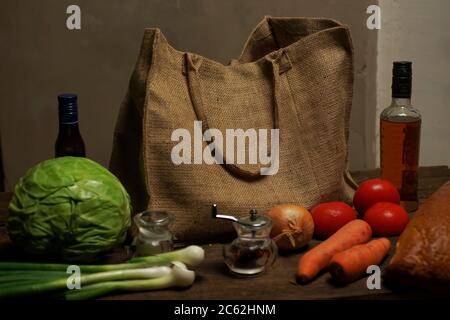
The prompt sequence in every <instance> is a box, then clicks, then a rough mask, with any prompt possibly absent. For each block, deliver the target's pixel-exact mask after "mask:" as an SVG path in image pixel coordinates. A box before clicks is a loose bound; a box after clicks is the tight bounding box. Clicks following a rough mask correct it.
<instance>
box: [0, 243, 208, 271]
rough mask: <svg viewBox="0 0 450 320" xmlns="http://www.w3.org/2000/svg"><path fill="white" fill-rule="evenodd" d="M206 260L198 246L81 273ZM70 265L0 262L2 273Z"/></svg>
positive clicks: (60, 268) (61, 268)
mask: <svg viewBox="0 0 450 320" xmlns="http://www.w3.org/2000/svg"><path fill="white" fill-rule="evenodd" d="M203 258H204V251H203V249H202V248H200V247H198V246H189V247H186V248H184V249H180V250H175V251H170V252H164V253H161V254H158V255H155V256H148V257H139V258H134V259H131V260H130V261H128V262H127V263H119V264H107V265H80V269H81V272H85V273H94V272H105V271H114V270H124V269H142V268H146V267H151V266H160V265H165V264H166V265H167V264H170V263H172V262H173V261H180V262H182V263H185V264H186V265H188V266H196V265H198V264H199V263H200V262H201V261H203ZM68 266H69V265H68V264H55V263H26V262H25V263H24V262H0V271H5V270H23V271H25V270H30V271H35V270H40V271H63V272H66V270H67V267H68Z"/></svg>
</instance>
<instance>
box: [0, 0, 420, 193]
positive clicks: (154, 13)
mask: <svg viewBox="0 0 450 320" xmlns="http://www.w3.org/2000/svg"><path fill="white" fill-rule="evenodd" d="M376 3H377V1H375V0H374V1H364V0H339V1H337V0H334V1H333V0H322V1H308V0H279V1H269V0H246V1H242V0H226V1H219V0H164V1H163V0H160V1H157V0H147V1H144V0H127V1H120V0H95V1H93V0H90V1H87V0H71V1H64V0H60V1H52V0H40V1H33V0H27V1H26V0H3V1H2V10H1V11H0V39H1V41H0V58H1V59H0V74H1V77H0V130H1V135H2V143H3V153H4V155H3V156H4V162H5V171H6V175H7V189H11V188H12V187H13V186H14V184H15V182H16V181H17V179H18V178H19V177H20V176H22V175H23V174H24V173H25V170H26V169H27V168H29V167H30V166H32V165H34V164H36V163H37V162H39V161H41V160H44V159H47V158H50V157H52V156H53V144H54V141H55V139H56V134H57V101H56V95H57V94H58V93H61V92H67V91H71V92H76V93H78V94H79V113H80V126H81V131H82V134H83V137H84V140H85V142H86V145H87V153H88V156H89V157H90V158H92V159H94V160H96V161H98V162H100V163H101V164H103V165H105V166H107V164H108V161H109V156H110V152H111V145H112V133H113V128H114V123H115V119H116V116H117V112H118V109H119V106H120V103H121V100H122V98H123V96H124V94H125V91H126V88H127V83H128V79H129V76H130V74H131V71H132V68H133V65H134V63H135V59H136V57H137V54H138V49H139V46H140V41H141V37H142V34H143V29H144V28H145V27H159V28H161V29H162V31H163V32H164V34H165V35H166V37H167V38H168V39H169V41H170V42H171V43H172V45H173V46H174V47H176V48H178V49H180V50H184V51H193V52H197V53H200V54H202V55H205V56H208V57H210V58H213V59H217V60H219V61H221V62H223V63H226V62H228V61H229V60H230V59H231V58H234V57H237V56H238V55H239V53H240V51H241V48H242V46H243V45H244V42H245V40H246V38H247V37H248V35H249V33H250V31H251V30H252V29H253V28H254V27H255V25H256V24H257V23H258V22H259V21H260V20H261V18H262V17H263V16H264V15H272V16H314V17H329V18H334V19H337V20H339V21H341V22H343V23H345V24H348V25H349V26H350V28H351V31H352V36H353V42H354V47H355V91H354V106H353V114H352V120H351V137H350V163H351V167H352V168H355V169H361V168H367V167H372V166H374V165H375V160H374V159H375V146H374V143H375V142H374V141H373V139H372V136H373V132H375V123H374V121H373V119H374V117H375V110H376V108H375V103H376V97H375V94H376V90H375V88H376V83H375V79H376V66H377V59H376V51H377V33H378V32H377V31H370V30H368V29H367V28H366V19H367V16H368V15H367V14H366V8H367V6H368V5H370V4H376ZM70 4H77V5H79V6H80V7H81V10H82V29H81V30H80V31H69V30H67V28H66V18H67V15H66V8H67V6H68V5H70ZM386 59H387V58H386ZM388 62H389V61H388ZM382 63H383V64H384V67H388V66H389V63H390V62H389V63H387V62H386V63H385V62H384V61H382ZM416 72H417V71H416Z"/></svg>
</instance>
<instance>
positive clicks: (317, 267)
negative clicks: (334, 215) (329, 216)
mask: <svg viewBox="0 0 450 320" xmlns="http://www.w3.org/2000/svg"><path fill="white" fill-rule="evenodd" d="M371 236H372V230H371V229H370V226H369V225H368V224H367V222H365V221H364V220H352V221H350V222H349V223H347V224H346V225H344V226H343V227H342V228H340V229H339V230H338V231H336V232H335V233H334V234H333V235H331V237H329V238H328V239H327V240H325V241H323V242H322V243H320V244H319V245H317V246H315V247H314V248H312V249H311V250H309V251H308V252H306V253H305V254H304V255H303V256H302V257H301V258H300V260H299V262H298V268H297V281H298V282H301V283H305V282H308V281H310V280H312V279H313V278H314V277H315V276H316V275H317V274H318V273H319V272H320V271H321V270H322V269H323V268H325V267H327V266H328V264H329V263H330V261H331V258H333V256H334V255H335V254H336V253H338V252H341V251H344V250H346V249H348V248H351V247H353V246H354V245H357V244H361V243H365V242H367V241H369V239H370V237H371Z"/></svg>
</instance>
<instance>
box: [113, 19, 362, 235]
mask: <svg viewBox="0 0 450 320" xmlns="http://www.w3.org/2000/svg"><path fill="white" fill-rule="evenodd" d="M217 46H220V41H219V40H218V42H217ZM352 85H353V57H352V44H351V39H350V34H349V30H348V28H347V27H346V26H344V25H342V24H340V23H338V22H336V21H333V20H329V19H319V18H272V17H265V18H264V19H263V20H262V21H261V22H260V23H259V24H258V26H257V27H256V28H255V30H254V31H253V32H252V34H251V35H250V37H249V39H248V40H247V43H246V44H245V46H244V49H243V51H242V54H241V56H240V57H239V58H238V59H235V60H232V61H231V63H230V64H229V65H223V64H221V63H218V62H216V61H213V60H210V59H208V58H206V57H202V56H200V55H197V54H193V53H186V52H180V51H177V50H176V49H174V48H173V47H172V46H170V44H169V43H168V42H167V40H166V38H165V37H164V36H163V34H162V33H161V31H160V30H159V29H146V30H145V33H144V38H143V41H142V47H141V50H140V54H139V58H138V61H137V63H136V66H135V69H134V72H133V74H132V77H131V80H130V84H129V89H128V92H127V95H126V97H125V99H124V101H123V104H122V106H121V109H120V113H119V117H118V120H117V124H116V129H115V137H114V145H113V152H112V156H111V162H110V168H111V170H112V172H114V173H115V174H116V175H117V176H118V177H119V178H120V179H121V181H122V182H123V183H124V185H125V187H126V188H127V190H128V191H129V193H130V194H131V197H132V201H133V206H134V209H135V211H140V210H145V209H149V210H158V211H161V210H164V211H167V212H169V213H171V214H173V215H174V218H175V219H174V223H173V225H172V231H173V232H174V233H175V235H176V237H177V238H178V239H179V240H180V241H183V242H188V243H205V242H215V241H222V240H225V239H230V236H231V235H232V234H233V230H232V225H231V224H230V223H229V222H224V221H219V220H214V219H212V217H211V205H212V204H213V203H217V204H218V208H219V211H220V212H225V213H228V214H233V215H237V216H242V215H244V214H248V211H249V209H251V208H255V209H257V210H258V212H259V213H262V214H264V213H266V212H268V210H270V208H271V207H273V206H274V205H276V204H280V203H296V204H300V205H303V206H305V207H307V208H311V207H312V206H314V205H315V204H317V203H318V202H321V201H329V200H343V201H349V200H350V199H351V196H352V192H353V188H354V184H353V182H352V180H351V177H349V175H348V171H347V153H348V133H349V117H350V109H351V103H352ZM194 121H202V130H206V129H208V128H209V129H211V128H214V129H219V130H220V131H221V132H223V136H224V140H225V132H226V130H227V129H243V130H244V131H245V130H247V129H251V128H253V129H255V130H258V129H267V130H270V129H273V128H279V135H280V137H279V170H278V172H277V173H276V174H274V175H266V176H262V175H260V169H261V168H263V167H265V166H264V165H261V164H248V163H245V164H236V163H230V161H228V162H227V164H226V165H220V164H213V165H210V164H205V163H202V164H178V165H176V164H174V163H173V162H172V159H171V152H172V148H173V147H174V146H175V145H177V144H178V141H172V139H171V137H172V132H173V131H174V130H176V129H179V128H184V129H186V130H188V131H189V132H190V134H191V137H192V139H193V140H194ZM269 142H270V139H269ZM193 144H194V141H192V145H193ZM224 145H225V141H224ZM205 147H206V148H207V147H208V145H207V142H205V141H203V142H202V149H204V148H205ZM224 148H225V147H224ZM268 149H269V150H270V146H269V147H268ZM193 150H194V148H193V147H192V153H193V152H194V151H193ZM219 151H220V150H219ZM222 152H225V150H222ZM192 159H194V157H193V156H192ZM226 160H227V159H226Z"/></svg>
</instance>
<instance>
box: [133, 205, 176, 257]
mask: <svg viewBox="0 0 450 320" xmlns="http://www.w3.org/2000/svg"><path fill="white" fill-rule="evenodd" d="M133 219H134V223H135V224H136V226H137V228H138V230H139V232H138V234H137V236H136V237H135V239H134V243H135V245H136V255H137V256H150V255H154V254H158V253H162V252H167V251H171V250H173V235H172V233H171V232H170V230H169V225H170V223H171V222H172V218H171V216H170V215H169V214H168V213H166V212H162V211H144V212H141V213H138V214H137V215H135V216H134V218H133Z"/></svg>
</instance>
